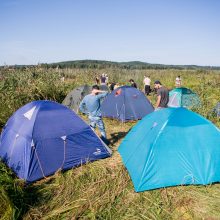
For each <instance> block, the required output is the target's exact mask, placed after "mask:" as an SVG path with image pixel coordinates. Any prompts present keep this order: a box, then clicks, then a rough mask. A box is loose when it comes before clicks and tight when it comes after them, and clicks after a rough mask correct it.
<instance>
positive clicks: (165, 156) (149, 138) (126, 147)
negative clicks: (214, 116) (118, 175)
mask: <svg viewBox="0 0 220 220" xmlns="http://www.w3.org/2000/svg"><path fill="white" fill-rule="evenodd" d="M118 151H119V153H120V155H121V157H122V160H123V163H124V165H125V166H126V168H127V170H128V172H129V174H130V176H131V179H132V181H133V184H134V187H135V191H136V192H140V191H145V190H151V189H156V188H162V187H168V186H176V185H188V184H195V185H197V184H202V185H205V184H210V183H214V182H219V181H220V130H219V129H218V128H217V127H216V126H215V125H214V124H212V123H211V122H210V121H208V120H207V119H205V118H203V117H202V116H201V115H198V114H196V113H194V112H192V111H189V110H187V109H185V108H166V109H162V110H159V111H155V112H153V113H152V114H149V115H147V116H146V117H145V118H144V119H142V120H141V121H140V122H139V123H137V125H136V126H134V127H133V128H132V130H131V131H130V132H129V133H128V135H127V136H126V137H125V139H124V140H123V142H122V144H121V145H120V146H119V150H118Z"/></svg>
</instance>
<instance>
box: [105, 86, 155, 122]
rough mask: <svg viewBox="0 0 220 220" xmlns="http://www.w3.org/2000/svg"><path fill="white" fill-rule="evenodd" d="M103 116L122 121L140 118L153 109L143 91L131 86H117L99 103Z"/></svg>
mask: <svg viewBox="0 0 220 220" xmlns="http://www.w3.org/2000/svg"><path fill="white" fill-rule="evenodd" d="M101 111H102V116H103V117H108V118H114V119H118V120H120V121H122V122H126V121H129V120H138V119H142V118H143V117H144V116H146V115H147V114H149V113H151V112H153V111H154V108H153V106H152V104H151V103H150V101H149V100H148V99H147V98H146V96H145V95H144V93H142V92H141V91H140V90H138V89H136V88H134V87H131V86H122V87H119V88H117V89H115V90H113V92H111V93H110V94H109V95H108V96H107V97H106V98H105V100H104V101H103V103H102V105H101Z"/></svg>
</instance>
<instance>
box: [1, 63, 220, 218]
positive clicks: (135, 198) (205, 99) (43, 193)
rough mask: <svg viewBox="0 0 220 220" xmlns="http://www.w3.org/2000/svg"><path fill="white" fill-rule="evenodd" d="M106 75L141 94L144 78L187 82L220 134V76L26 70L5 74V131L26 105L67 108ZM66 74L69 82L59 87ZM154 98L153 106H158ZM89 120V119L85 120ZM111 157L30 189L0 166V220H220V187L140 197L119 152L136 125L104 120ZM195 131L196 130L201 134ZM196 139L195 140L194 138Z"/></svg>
mask: <svg viewBox="0 0 220 220" xmlns="http://www.w3.org/2000/svg"><path fill="white" fill-rule="evenodd" d="M103 72H105V73H107V74H108V76H109V81H110V82H111V81H116V82H119V83H120V84H121V85H124V84H128V80H129V79H130V78H133V79H134V80H135V81H136V82H137V84H138V86H139V87H141V89H143V84H142V80H143V76H144V75H149V76H150V78H151V79H152V81H154V80H156V79H160V80H161V82H162V83H163V84H164V85H165V86H167V87H168V88H169V89H172V88H173V87H174V80H175V77H176V76H177V75H181V77H182V79H183V85H184V86H186V87H188V88H190V89H192V90H193V91H195V92H196V93H197V94H198V95H199V96H200V98H201V101H202V106H201V107H200V108H198V109H195V111H196V112H198V113H199V114H201V115H203V116H205V117H207V118H208V119H209V120H211V121H212V122H213V123H215V125H217V126H218V127H220V119H218V118H215V117H213V116H212V115H211V110H212V108H213V107H214V106H215V105H216V103H217V102H219V101H220V71H217V70H215V71H214V70H212V71H211V70H199V69H197V70H175V69H166V70H154V69H151V70H126V69H119V68H106V69H44V68H42V67H32V68H26V69H25V68H24V69H1V70H0V78H1V81H0V101H1V105H0V126H1V128H2V127H3V126H4V124H5V123H6V121H7V119H8V118H9V117H10V116H11V114H13V112H14V111H16V110H17V109H18V108H19V107H21V106H22V105H24V104H26V103H28V102H30V101H32V100H38V99H49V100H55V101H57V102H60V103H61V102H62V100H63V99H64V98H65V96H66V94H67V93H68V92H70V91H71V90H72V89H73V88H75V87H76V86H80V85H83V84H85V83H88V84H94V78H95V75H100V74H101V73H103ZM62 75H65V81H64V82H62V81H61V80H60V78H61V76H62ZM155 99H156V96H155V95H153V94H152V95H151V96H150V100H151V101H152V103H153V104H154V103H155ZM82 117H83V118H84V119H85V120H87V119H86V118H85V117H84V116H82ZM104 121H105V125H106V130H107V135H108V138H109V140H110V142H111V144H110V148H111V149H112V150H113V155H112V157H111V158H107V159H104V160H100V161H96V162H94V163H88V164H87V165H83V166H82V167H78V168H76V169H72V170H69V171H66V172H58V173H56V174H55V175H53V176H51V177H48V178H47V179H44V180H41V181H38V182H36V183H35V184H31V185H25V184H24V183H23V182H22V181H21V180H19V179H17V178H16V177H15V176H14V175H13V173H12V172H11V171H10V170H9V169H8V168H7V167H5V165H4V164H3V163H0V204H1V206H0V218H1V219H11V218H14V219H220V184H218V183H217V184H213V185H208V186H178V187H169V188H165V189H157V190H152V191H145V192H143V193H135V192H134V188H133V184H132V182H131V180H130V177H129V175H128V172H127V171H126V169H125V167H124V166H123V164H122V161H121V158H120V156H119V154H118V152H117V148H118V146H119V144H120V143H121V141H122V139H123V137H124V136H125V135H126V134H127V132H128V131H129V129H130V128H131V127H132V126H133V125H134V124H135V123H136V122H128V123H121V122H118V121H115V120H110V119H104ZM195 132H196V131H195ZM192 136H193V134H192Z"/></svg>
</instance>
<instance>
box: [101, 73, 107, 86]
mask: <svg viewBox="0 0 220 220" xmlns="http://www.w3.org/2000/svg"><path fill="white" fill-rule="evenodd" d="M100 83H101V85H106V77H105V74H104V73H103V74H102V75H101V76H100Z"/></svg>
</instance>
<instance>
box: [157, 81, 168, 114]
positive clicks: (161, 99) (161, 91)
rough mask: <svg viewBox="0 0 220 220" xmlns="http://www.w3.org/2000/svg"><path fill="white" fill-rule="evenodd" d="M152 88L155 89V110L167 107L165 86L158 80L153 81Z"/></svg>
mask: <svg viewBox="0 0 220 220" xmlns="http://www.w3.org/2000/svg"><path fill="white" fill-rule="evenodd" d="M154 88H155V89H156V90H157V102H156V105H155V110H158V109H161V108H167V104H168V102H169V91H168V89H167V88H165V87H164V86H163V85H162V84H161V82H160V81H159V80H156V81H155V82H154Z"/></svg>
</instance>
